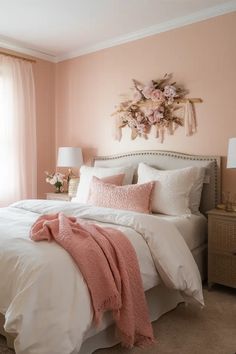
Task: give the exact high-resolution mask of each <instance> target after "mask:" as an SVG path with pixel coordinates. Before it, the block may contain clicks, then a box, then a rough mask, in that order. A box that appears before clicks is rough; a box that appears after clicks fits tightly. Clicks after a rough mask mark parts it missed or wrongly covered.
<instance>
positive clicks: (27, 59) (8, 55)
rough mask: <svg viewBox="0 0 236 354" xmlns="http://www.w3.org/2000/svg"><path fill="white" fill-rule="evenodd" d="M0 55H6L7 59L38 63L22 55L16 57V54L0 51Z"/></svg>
mask: <svg viewBox="0 0 236 354" xmlns="http://www.w3.org/2000/svg"><path fill="white" fill-rule="evenodd" d="M0 54H3V55H6V56H7V57H12V58H15V59H21V60H26V61H29V62H31V63H36V60H34V59H29V58H26V57H23V56H22V57H21V56H20V55H16V54H11V53H7V52H2V51H1V50H0Z"/></svg>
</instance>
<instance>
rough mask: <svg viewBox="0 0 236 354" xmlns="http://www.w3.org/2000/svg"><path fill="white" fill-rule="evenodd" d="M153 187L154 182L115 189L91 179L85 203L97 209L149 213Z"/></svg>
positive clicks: (110, 185)
mask: <svg viewBox="0 0 236 354" xmlns="http://www.w3.org/2000/svg"><path fill="white" fill-rule="evenodd" d="M153 186H154V182H148V183H143V184H131V185H126V186H118V187H117V186H114V185H112V184H108V183H104V182H103V181H102V180H101V179H99V178H97V177H93V179H92V182H91V183H90V191H89V197H88V201H87V202H88V204H91V205H95V206H98V207H104V208H114V209H126V210H132V211H137V212H139V213H150V204H151V203H150V199H151V198H150V197H151V193H152V189H153Z"/></svg>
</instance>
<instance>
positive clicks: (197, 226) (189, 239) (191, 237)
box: [155, 214, 207, 251]
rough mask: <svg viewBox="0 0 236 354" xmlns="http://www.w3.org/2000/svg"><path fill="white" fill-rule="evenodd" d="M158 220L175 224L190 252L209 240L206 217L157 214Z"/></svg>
mask: <svg viewBox="0 0 236 354" xmlns="http://www.w3.org/2000/svg"><path fill="white" fill-rule="evenodd" d="M155 216H156V217H157V218H158V219H163V220H168V221H169V222H171V223H173V224H174V225H175V226H176V227H177V229H178V230H179V232H180V233H181V235H182V236H183V238H184V240H185V242H186V244H187V246H188V248H189V249H190V251H193V250H194V249H195V248H197V247H199V246H201V245H202V244H204V243H205V242H206V240H207V219H206V217H205V216H204V215H202V214H199V215H195V214H191V215H190V216H185V215H183V216H170V215H163V214H155Z"/></svg>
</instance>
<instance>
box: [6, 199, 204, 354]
mask: <svg viewBox="0 0 236 354" xmlns="http://www.w3.org/2000/svg"><path fill="white" fill-rule="evenodd" d="M61 210H63V211H64V213H65V214H66V215H73V216H77V217H80V218H85V219H89V220H94V222H96V223H99V224H101V225H102V226H104V227H106V226H111V224H112V225H113V227H118V228H119V229H120V230H121V231H123V232H124V233H125V235H126V236H127V237H128V238H129V240H130V241H131V243H132V245H133V247H134V248H135V251H136V253H137V257H138V261H139V266H140V271H141V275H142V280H143V286H144V289H145V290H147V289H149V288H150V287H152V286H155V285H157V284H158V282H159V278H158V274H157V272H156V270H157V271H158V273H159V275H160V276H161V278H162V281H163V282H164V283H165V284H166V286H167V287H171V288H174V289H178V290H180V291H181V293H182V295H183V296H184V297H185V299H186V301H195V302H197V303H199V304H201V305H203V304H204V302H203V296H202V286H201V277H200V274H199V271H198V268H197V265H196V263H195V261H194V259H193V257H192V254H191V252H190V251H189V249H188V247H187V245H186V243H185V241H184V239H183V237H182V236H181V234H180V233H179V231H178V230H177V228H176V227H175V226H174V225H173V224H171V223H169V222H168V221H166V220H160V219H157V218H155V217H154V216H151V215H144V214H138V213H134V212H128V211H118V210H112V209H104V208H95V207H89V206H86V205H82V204H77V203H68V202H61V201H43V200H41V201H40V200H28V201H21V202H18V203H15V204H13V205H11V206H10V207H8V208H2V209H0V312H1V313H3V314H5V318H6V322H5V330H6V331H7V332H9V333H17V334H18V335H17V337H16V340H15V350H16V353H17V354H33V353H34V354H39V353H40V354H49V353H50V354H72V353H78V352H79V349H80V347H81V344H82V341H83V338H84V336H85V335H86V332H87V331H88V330H89V328H90V327H91V324H92V318H93V311H92V308H91V303H90V295H89V292H88V289H87V286H86V284H85V282H84V280H83V277H82V275H81V273H80V271H79V270H78V268H77V266H76V265H75V263H74V262H73V260H72V258H71V257H70V255H69V254H67V252H66V251H65V250H64V249H63V248H61V247H60V246H58V245H57V244H56V243H54V242H53V243H48V242H46V241H45V242H40V243H35V242H33V241H31V240H30V239H29V230H30V227H31V225H32V224H33V223H34V222H35V221H36V219H37V218H38V217H39V216H40V215H41V214H48V213H55V212H58V211H61Z"/></svg>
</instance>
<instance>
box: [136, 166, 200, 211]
mask: <svg viewBox="0 0 236 354" xmlns="http://www.w3.org/2000/svg"><path fill="white" fill-rule="evenodd" d="M196 169H197V167H187V168H183V169H178V170H165V171H160V170H157V169H156V168H153V167H150V166H148V165H145V164H144V163H140V164H139V166H138V183H146V182H149V181H155V186H154V190H153V194H152V202H151V209H152V211H153V212H155V213H162V214H167V215H185V214H191V211H190V208H189V204H190V203H189V196H190V191H191V189H192V187H193V185H194V182H195V175H196Z"/></svg>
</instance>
